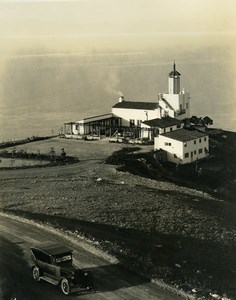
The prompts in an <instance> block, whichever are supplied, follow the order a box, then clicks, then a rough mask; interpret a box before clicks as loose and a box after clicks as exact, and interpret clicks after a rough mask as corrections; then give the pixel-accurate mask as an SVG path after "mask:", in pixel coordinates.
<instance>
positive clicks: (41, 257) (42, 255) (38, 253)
mask: <svg viewBox="0 0 236 300" xmlns="http://www.w3.org/2000/svg"><path fill="white" fill-rule="evenodd" d="M36 256H37V258H38V259H39V260H41V261H43V262H45V263H47V264H49V263H50V256H48V255H47V254H46V253H44V252H41V251H36Z"/></svg>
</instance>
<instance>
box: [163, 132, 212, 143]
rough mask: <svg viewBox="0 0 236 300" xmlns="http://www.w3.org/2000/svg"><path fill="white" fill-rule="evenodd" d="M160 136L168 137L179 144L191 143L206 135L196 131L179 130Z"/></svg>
mask: <svg viewBox="0 0 236 300" xmlns="http://www.w3.org/2000/svg"><path fill="white" fill-rule="evenodd" d="M162 136H165V137H168V138H170V139H173V140H177V141H180V142H188V141H192V140H195V139H198V138H202V137H205V136H207V134H206V133H202V132H198V131H191V130H186V129H179V130H174V131H171V132H168V133H164V134H162Z"/></svg>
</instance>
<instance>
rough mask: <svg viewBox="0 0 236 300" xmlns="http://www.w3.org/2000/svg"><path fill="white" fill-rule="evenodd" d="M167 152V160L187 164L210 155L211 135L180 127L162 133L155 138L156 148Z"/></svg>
mask: <svg viewBox="0 0 236 300" xmlns="http://www.w3.org/2000/svg"><path fill="white" fill-rule="evenodd" d="M160 149H162V150H164V151H166V152H167V160H168V161H170V162H174V163H179V164H186V163H191V162H194V161H197V160H199V159H202V158H205V157H207V156H208V155H209V137H208V135H207V134H205V133H202V132H198V131H190V130H186V129H178V130H175V131H170V132H168V133H163V134H160V135H159V136H158V137H155V138H154V150H160Z"/></svg>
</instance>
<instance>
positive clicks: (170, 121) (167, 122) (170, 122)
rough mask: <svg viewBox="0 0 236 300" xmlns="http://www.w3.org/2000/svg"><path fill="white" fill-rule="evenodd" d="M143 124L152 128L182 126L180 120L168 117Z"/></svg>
mask: <svg viewBox="0 0 236 300" xmlns="http://www.w3.org/2000/svg"><path fill="white" fill-rule="evenodd" d="M142 123H144V124H146V125H149V126H151V127H159V128H165V127H170V126H174V125H180V124H181V123H182V122H181V121H180V120H178V119H175V118H171V117H169V116H167V117H164V118H161V119H152V120H148V121H144V122H142Z"/></svg>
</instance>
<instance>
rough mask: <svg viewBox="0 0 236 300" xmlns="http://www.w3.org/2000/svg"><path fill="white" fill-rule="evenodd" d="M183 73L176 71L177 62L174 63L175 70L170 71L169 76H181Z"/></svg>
mask: <svg viewBox="0 0 236 300" xmlns="http://www.w3.org/2000/svg"><path fill="white" fill-rule="evenodd" d="M180 75H181V74H180V73H179V72H178V71H176V69H175V63H174V66H173V71H171V72H170V73H169V77H175V76H180Z"/></svg>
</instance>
